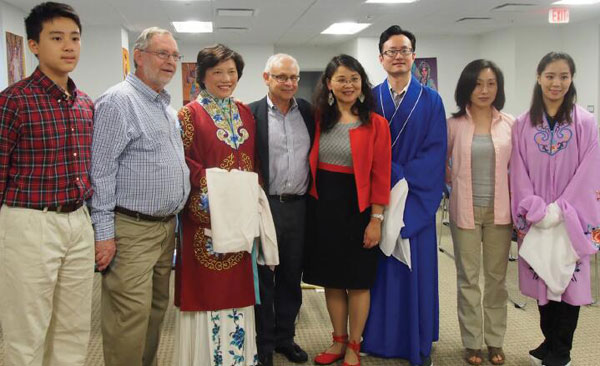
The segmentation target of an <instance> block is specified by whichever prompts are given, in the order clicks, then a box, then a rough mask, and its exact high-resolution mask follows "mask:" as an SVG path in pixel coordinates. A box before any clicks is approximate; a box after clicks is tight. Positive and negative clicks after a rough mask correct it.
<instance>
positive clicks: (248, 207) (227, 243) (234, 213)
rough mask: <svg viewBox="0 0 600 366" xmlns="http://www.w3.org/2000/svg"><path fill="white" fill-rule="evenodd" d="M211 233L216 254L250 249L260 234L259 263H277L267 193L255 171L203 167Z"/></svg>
mask: <svg viewBox="0 0 600 366" xmlns="http://www.w3.org/2000/svg"><path fill="white" fill-rule="evenodd" d="M206 185H207V190H208V202H209V207H210V223H211V224H210V225H211V230H210V235H211V237H212V245H213V250H214V251H215V252H217V253H235V252H241V251H246V252H252V246H253V244H254V238H256V237H258V236H260V237H261V247H260V250H259V254H260V255H259V257H258V258H257V262H258V264H261V265H262V264H266V265H277V264H279V251H278V248H277V235H276V233H275V224H274V223H273V217H272V216H271V210H270V208H269V203H268V200H267V196H266V194H265V192H264V191H263V190H262V188H261V187H260V186H259V185H258V175H257V174H256V173H254V172H246V171H240V170H237V169H233V170H231V171H227V170H224V169H220V168H210V169H206Z"/></svg>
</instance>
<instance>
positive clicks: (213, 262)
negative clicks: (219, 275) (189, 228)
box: [193, 227, 244, 271]
mask: <svg viewBox="0 0 600 366" xmlns="http://www.w3.org/2000/svg"><path fill="white" fill-rule="evenodd" d="M193 246H194V255H195V257H196V260H197V261H198V262H199V263H200V264H201V265H202V266H204V267H205V268H208V269H210V270H212V271H226V270H228V269H231V268H233V267H235V266H236V265H237V264H238V263H240V261H241V260H242V258H243V257H244V253H243V252H239V253H230V254H216V253H214V252H213V253H211V252H212V244H211V243H209V238H207V237H206V235H204V228H202V227H200V228H198V229H197V230H196V234H194V244H193ZM209 250H210V251H209Z"/></svg>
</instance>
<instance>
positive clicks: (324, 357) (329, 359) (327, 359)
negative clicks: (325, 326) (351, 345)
mask: <svg viewBox="0 0 600 366" xmlns="http://www.w3.org/2000/svg"><path fill="white" fill-rule="evenodd" d="M331 335H332V336H333V343H342V344H344V345H345V344H346V343H348V335H347V334H344V335H341V336H336V335H335V334H333V333H332V334H331ZM345 354H346V347H344V349H343V351H342V352H341V353H326V352H321V353H319V354H318V355H316V356H315V360H314V361H315V363H316V364H317V365H329V364H332V363H334V362H335V361H337V360H341V359H342V358H344V355H345Z"/></svg>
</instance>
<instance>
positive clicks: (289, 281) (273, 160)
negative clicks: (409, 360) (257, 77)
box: [250, 54, 315, 366]
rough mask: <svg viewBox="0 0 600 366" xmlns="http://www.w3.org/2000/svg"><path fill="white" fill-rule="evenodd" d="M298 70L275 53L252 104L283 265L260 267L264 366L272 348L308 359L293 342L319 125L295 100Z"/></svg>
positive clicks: (269, 364) (270, 362) (258, 312)
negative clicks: (311, 157)
mask: <svg viewBox="0 0 600 366" xmlns="http://www.w3.org/2000/svg"><path fill="white" fill-rule="evenodd" d="M299 73H300V69H299V67H298V62H297V61H296V60H295V59H294V58H293V57H291V56H289V55H285V54H277V55H273V56H271V57H270V58H269V60H268V61H267V65H266V67H265V71H264V73H263V78H264V80H265V84H266V85H267V86H268V87H269V92H268V94H267V96H266V97H265V98H263V99H261V100H259V101H256V102H254V103H252V104H250V109H251V110H252V113H253V114H254V118H255V119H256V149H257V153H258V158H259V161H260V174H261V175H262V178H263V182H264V187H265V191H266V193H267V194H268V195H269V206H270V208H271V212H272V214H273V221H274V223H275V230H276V231H277V244H278V246H279V263H280V264H279V266H277V267H276V268H275V271H271V270H270V269H269V268H268V267H267V266H259V268H258V275H259V281H260V300H261V305H257V306H256V331H257V346H258V356H259V361H260V362H261V365H263V366H272V365H273V350H275V351H277V352H280V353H283V354H284V355H285V356H286V357H287V358H288V359H289V360H290V361H292V362H306V361H307V360H308V355H307V354H306V352H304V351H303V350H302V348H300V346H298V345H297V344H296V343H295V342H294V333H295V329H294V320H295V318H296V316H297V315H298V310H300V305H301V304H302V290H301V289H300V280H301V277H302V261H303V258H302V256H303V252H304V223H305V216H306V192H307V189H308V184H309V176H310V173H309V166H308V151H309V150H310V147H311V145H312V143H311V142H312V139H313V137H314V127H315V123H314V120H313V117H312V112H311V107H310V104H309V103H308V102H307V101H305V100H303V99H300V98H294V94H296V91H297V90H298V80H299Z"/></svg>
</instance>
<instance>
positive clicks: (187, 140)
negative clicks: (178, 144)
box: [177, 107, 194, 150]
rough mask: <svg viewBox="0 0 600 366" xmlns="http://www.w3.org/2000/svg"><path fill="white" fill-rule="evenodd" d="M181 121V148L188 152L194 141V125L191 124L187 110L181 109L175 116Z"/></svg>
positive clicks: (189, 113) (190, 116)
mask: <svg viewBox="0 0 600 366" xmlns="http://www.w3.org/2000/svg"><path fill="white" fill-rule="evenodd" d="M177 117H179V121H181V139H182V140H183V148H184V149H185V150H189V148H190V146H192V140H193V139H194V125H193V124H192V112H191V111H190V109H189V108H187V107H183V108H181V109H180V110H179V113H178V114H177Z"/></svg>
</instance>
